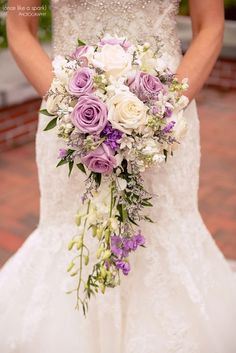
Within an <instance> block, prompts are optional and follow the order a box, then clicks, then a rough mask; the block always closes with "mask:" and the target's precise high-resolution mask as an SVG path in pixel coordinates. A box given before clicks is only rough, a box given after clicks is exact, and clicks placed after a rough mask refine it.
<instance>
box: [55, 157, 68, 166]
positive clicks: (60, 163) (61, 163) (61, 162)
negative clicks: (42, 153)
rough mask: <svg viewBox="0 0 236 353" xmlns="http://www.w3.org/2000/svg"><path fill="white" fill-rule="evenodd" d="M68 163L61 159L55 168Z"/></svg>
mask: <svg viewBox="0 0 236 353" xmlns="http://www.w3.org/2000/svg"><path fill="white" fill-rule="evenodd" d="M66 163H68V161H67V160H66V159H61V160H60V162H58V163H57V165H56V166H57V167H60V165H63V164H66Z"/></svg>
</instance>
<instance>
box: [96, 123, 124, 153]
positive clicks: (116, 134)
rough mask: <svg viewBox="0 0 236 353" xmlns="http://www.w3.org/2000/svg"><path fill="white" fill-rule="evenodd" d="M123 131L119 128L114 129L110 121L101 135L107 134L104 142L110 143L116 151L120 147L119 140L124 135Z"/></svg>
mask: <svg viewBox="0 0 236 353" xmlns="http://www.w3.org/2000/svg"><path fill="white" fill-rule="evenodd" d="M122 134H123V133H122V132H121V131H120V130H118V129H113V127H112V125H111V123H110V122H108V123H107V124H106V126H105V127H104V129H103V130H102V132H101V136H106V140H105V141H104V143H105V144H106V145H108V146H109V147H110V148H111V149H112V150H114V151H116V150H117V149H118V147H119V143H118V142H117V141H118V140H119V139H120V138H121V137H122Z"/></svg>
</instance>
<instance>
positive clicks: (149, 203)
mask: <svg viewBox="0 0 236 353" xmlns="http://www.w3.org/2000/svg"><path fill="white" fill-rule="evenodd" d="M141 205H142V206H146V207H152V206H153V204H152V203H151V202H148V201H143V202H142V203H141Z"/></svg>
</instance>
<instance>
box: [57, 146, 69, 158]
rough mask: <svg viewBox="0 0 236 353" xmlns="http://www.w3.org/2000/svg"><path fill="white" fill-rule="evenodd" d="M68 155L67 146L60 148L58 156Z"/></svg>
mask: <svg viewBox="0 0 236 353" xmlns="http://www.w3.org/2000/svg"><path fill="white" fill-rule="evenodd" d="M66 156H67V150H66V149H65V148H60V149H59V153H58V158H61V159H63V158H65V157H66Z"/></svg>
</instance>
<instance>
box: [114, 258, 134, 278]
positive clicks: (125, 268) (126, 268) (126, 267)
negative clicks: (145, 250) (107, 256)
mask: <svg viewBox="0 0 236 353" xmlns="http://www.w3.org/2000/svg"><path fill="white" fill-rule="evenodd" d="M115 265H116V268H118V269H121V270H122V272H123V274H124V275H125V276H127V275H128V274H129V272H130V264H129V262H127V261H122V260H116V262H115Z"/></svg>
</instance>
